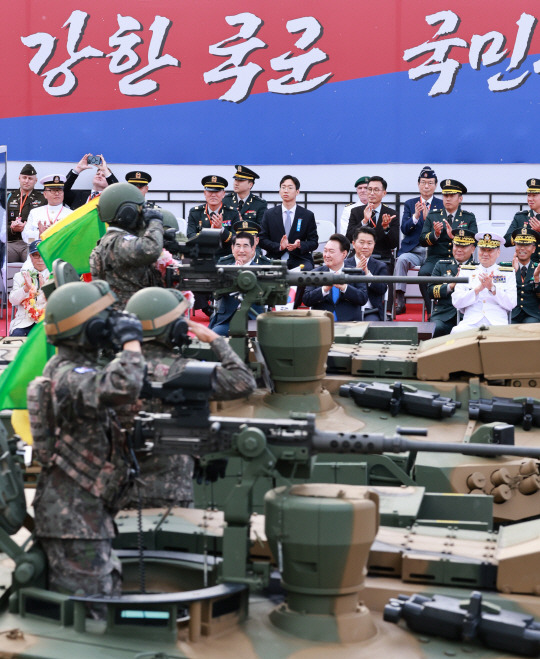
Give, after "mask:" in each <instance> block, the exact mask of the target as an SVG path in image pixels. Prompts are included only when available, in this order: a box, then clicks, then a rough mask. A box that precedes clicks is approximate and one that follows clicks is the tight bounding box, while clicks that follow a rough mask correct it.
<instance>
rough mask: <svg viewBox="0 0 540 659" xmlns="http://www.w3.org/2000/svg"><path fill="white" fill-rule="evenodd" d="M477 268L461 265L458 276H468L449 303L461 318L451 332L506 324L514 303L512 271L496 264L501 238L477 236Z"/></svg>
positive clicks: (486, 234) (487, 234)
mask: <svg viewBox="0 0 540 659" xmlns="http://www.w3.org/2000/svg"><path fill="white" fill-rule="evenodd" d="M475 238H476V240H477V242H478V260H479V261H480V264H479V265H474V266H471V265H464V266H461V267H460V269H459V272H458V276H468V278H469V281H468V283H466V284H456V287H455V288H454V292H453V293H452V304H453V305H454V306H455V307H456V309H457V310H458V311H460V312H461V313H462V315H463V318H462V320H461V322H460V323H458V324H457V325H456V326H455V327H454V328H453V329H452V333H454V332H463V331H465V330H468V329H474V328H475V327H480V326H481V325H508V312H509V311H511V310H512V309H513V308H514V307H515V306H516V304H517V292H516V276H515V273H514V269H513V268H511V267H505V266H501V265H498V264H497V259H498V258H499V255H500V253H501V242H502V241H503V240H504V239H503V238H502V236H499V235H498V234H496V233H483V232H481V233H477V234H476V236H475Z"/></svg>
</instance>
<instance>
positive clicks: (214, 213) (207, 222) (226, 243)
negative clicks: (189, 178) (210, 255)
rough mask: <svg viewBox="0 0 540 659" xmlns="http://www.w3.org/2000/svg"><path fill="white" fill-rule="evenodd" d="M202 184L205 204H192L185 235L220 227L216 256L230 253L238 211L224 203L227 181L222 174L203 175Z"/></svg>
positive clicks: (188, 235) (191, 235)
mask: <svg viewBox="0 0 540 659" xmlns="http://www.w3.org/2000/svg"><path fill="white" fill-rule="evenodd" d="M201 183H202V185H203V186H204V198H205V199H206V203H205V204H201V205H200V206H194V207H193V208H192V209H191V210H190V211H189V215H188V221H187V237H188V238H193V236H196V235H197V234H198V233H200V232H201V231H202V229H221V243H222V247H221V249H220V250H219V251H218V256H219V257H222V256H228V255H229V254H230V253H231V241H232V238H233V236H234V231H233V229H232V225H233V224H234V223H235V222H236V221H237V220H238V211H237V210H235V209H234V208H233V207H232V206H227V205H226V204H225V203H224V201H223V200H224V197H225V188H226V187H227V186H228V185H229V183H228V181H227V180H226V179H224V178H223V177H222V176H215V175H210V176H205V177H204V178H203V179H202V181H201Z"/></svg>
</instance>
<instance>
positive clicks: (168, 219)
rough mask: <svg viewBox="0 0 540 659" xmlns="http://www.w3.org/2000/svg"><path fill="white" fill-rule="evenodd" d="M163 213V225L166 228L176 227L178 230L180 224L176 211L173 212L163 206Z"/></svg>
mask: <svg viewBox="0 0 540 659" xmlns="http://www.w3.org/2000/svg"><path fill="white" fill-rule="evenodd" d="M161 213H162V215H163V226H164V227H165V228H166V229H175V230H176V231H178V230H179V229H180V227H179V226H178V220H177V219H176V215H175V214H174V213H172V212H171V211H170V210H167V209H166V208H162V209H161Z"/></svg>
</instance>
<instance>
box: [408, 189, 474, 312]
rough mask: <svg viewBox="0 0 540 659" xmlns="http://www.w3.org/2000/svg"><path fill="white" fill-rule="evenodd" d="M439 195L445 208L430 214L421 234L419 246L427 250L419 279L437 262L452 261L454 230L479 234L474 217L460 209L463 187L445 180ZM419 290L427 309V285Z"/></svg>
mask: <svg viewBox="0 0 540 659" xmlns="http://www.w3.org/2000/svg"><path fill="white" fill-rule="evenodd" d="M441 192H442V195H443V204H444V208H443V209H442V210H441V209H436V210H432V211H430V212H429V214H428V216H427V217H426V219H425V221H424V228H423V230H422V233H421V234H420V245H422V246H423V247H427V256H426V260H425V262H424V264H423V265H422V267H421V268H420V270H419V272H418V276H420V277H429V276H430V275H431V273H432V272H433V268H434V267H435V264H436V263H437V261H439V260H440V259H450V258H452V240H453V239H454V231H455V230H456V229H467V231H472V232H473V233H476V232H477V231H478V226H477V224H476V217H475V216H474V214H473V213H470V212H469V211H464V210H463V209H462V208H461V202H462V201H463V195H464V194H466V193H467V188H466V187H465V186H464V185H463V183H460V182H459V181H456V180H454V179H451V178H447V179H445V180H443V181H441ZM420 290H421V291H422V296H423V297H424V300H425V302H426V308H429V305H430V304H431V303H430V298H429V294H428V290H427V284H420Z"/></svg>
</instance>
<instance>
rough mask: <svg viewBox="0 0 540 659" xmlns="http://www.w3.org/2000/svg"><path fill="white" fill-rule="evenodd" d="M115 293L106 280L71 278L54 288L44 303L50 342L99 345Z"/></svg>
mask: <svg viewBox="0 0 540 659" xmlns="http://www.w3.org/2000/svg"><path fill="white" fill-rule="evenodd" d="M116 300H117V298H116V295H115V294H114V293H113V292H112V291H111V289H110V287H109V284H108V283H107V282H106V281H103V280H101V279H98V280H96V281H93V282H90V283H84V282H71V283H69V284H64V285H63V286H60V287H59V288H57V289H56V290H55V291H53V293H51V296H50V297H49V299H48V300H47V306H46V307H45V321H44V327H45V334H46V335H47V341H48V342H49V343H52V344H53V345H57V344H61V343H63V342H64V341H70V342H76V343H77V344H78V345H81V346H88V347H94V348H97V347H99V345H98V343H99V339H100V338H101V337H102V336H103V332H104V329H105V326H106V323H107V319H108V316H109V311H108V309H109V307H110V306H111V305H113V304H114V303H115V302H116Z"/></svg>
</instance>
